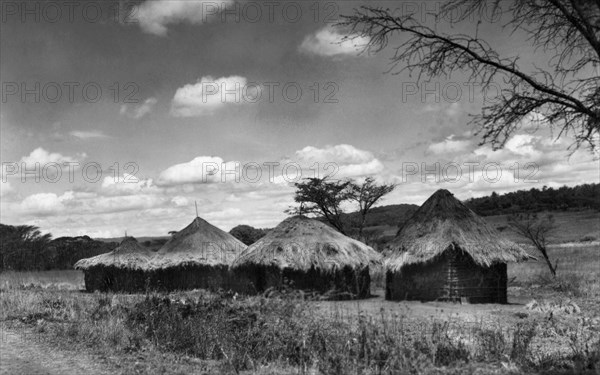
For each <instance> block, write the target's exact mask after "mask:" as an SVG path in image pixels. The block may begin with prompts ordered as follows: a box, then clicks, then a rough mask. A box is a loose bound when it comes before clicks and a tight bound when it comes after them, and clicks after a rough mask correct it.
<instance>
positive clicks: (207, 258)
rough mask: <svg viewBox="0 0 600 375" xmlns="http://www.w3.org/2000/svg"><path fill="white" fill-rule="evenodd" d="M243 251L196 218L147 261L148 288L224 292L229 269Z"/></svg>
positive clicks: (238, 243)
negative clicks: (149, 286)
mask: <svg viewBox="0 0 600 375" xmlns="http://www.w3.org/2000/svg"><path fill="white" fill-rule="evenodd" d="M245 249H246V245H244V244H243V243H242V242H241V241H239V240H238V239H236V238H235V237H233V236H232V235H231V234H229V233H227V232H224V231H222V230H221V229H219V228H217V227H215V226H214V225H211V224H210V223H208V222H207V221H206V220H203V219H201V218H199V217H197V218H195V219H194V221H193V222H192V223H191V224H190V225H188V226H187V227H185V228H184V229H183V230H181V231H179V232H177V233H175V234H174V235H173V237H172V238H171V239H170V240H169V241H168V242H167V243H165V244H164V245H163V246H162V247H161V248H160V249H159V250H158V253H157V254H156V256H155V257H154V258H153V259H152V260H151V261H150V263H149V270H150V271H151V272H152V281H151V286H152V288H156V289H162V290H180V289H196V288H202V289H213V290H216V289H221V288H223V289H227V288H229V284H230V274H229V265H230V264H231V263H232V262H233V260H234V259H235V258H236V257H237V256H238V255H239V254H240V253H241V252H242V251H243V250H245Z"/></svg>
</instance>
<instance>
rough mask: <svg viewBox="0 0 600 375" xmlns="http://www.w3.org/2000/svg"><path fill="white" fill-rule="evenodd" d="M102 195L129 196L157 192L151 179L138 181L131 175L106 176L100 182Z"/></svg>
mask: <svg viewBox="0 0 600 375" xmlns="http://www.w3.org/2000/svg"><path fill="white" fill-rule="evenodd" d="M101 189H102V193H104V194H107V195H130V194H140V193H145V194H146V193H151V192H157V191H158V188H157V187H156V186H155V185H154V183H153V180H152V179H139V178H138V177H136V176H135V175H133V174H129V173H123V175H122V176H107V177H104V179H103V180H102V185H101Z"/></svg>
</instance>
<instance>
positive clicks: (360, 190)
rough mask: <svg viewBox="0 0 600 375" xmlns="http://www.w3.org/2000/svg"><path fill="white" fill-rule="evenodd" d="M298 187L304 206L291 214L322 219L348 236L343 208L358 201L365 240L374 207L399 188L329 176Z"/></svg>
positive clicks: (296, 198)
mask: <svg viewBox="0 0 600 375" xmlns="http://www.w3.org/2000/svg"><path fill="white" fill-rule="evenodd" d="M295 186H296V193H295V196H294V201H295V202H297V203H299V204H300V205H299V207H291V208H289V209H288V210H286V212H287V213H289V214H302V215H305V214H315V215H319V216H322V217H324V218H325V219H326V220H327V222H328V223H329V224H331V225H332V226H333V227H334V228H336V229H337V230H338V231H339V232H340V233H342V234H348V233H347V231H346V228H345V225H344V222H343V220H342V215H343V214H344V211H343V209H342V207H341V206H342V204H343V203H344V202H351V201H354V202H356V203H357V204H358V213H359V222H358V236H359V238H361V239H362V236H363V229H364V226H365V222H366V217H367V215H368V213H369V211H370V210H371V207H373V205H374V204H375V203H377V201H379V200H380V199H381V198H383V196H384V195H386V194H388V193H390V192H391V191H392V190H394V188H395V187H396V186H395V185H393V184H390V185H386V184H383V185H378V184H377V183H375V179H373V178H372V177H367V178H366V179H365V181H364V182H363V183H362V184H359V183H356V182H354V181H352V180H331V179H329V178H328V177H324V178H307V179H305V180H303V181H301V182H297V183H296V184H295Z"/></svg>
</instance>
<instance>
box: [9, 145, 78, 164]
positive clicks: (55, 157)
mask: <svg viewBox="0 0 600 375" xmlns="http://www.w3.org/2000/svg"><path fill="white" fill-rule="evenodd" d="M85 157H86V154H85V153H82V154H79V155H78V156H65V155H62V154H60V153H58V152H48V151H46V150H45V149H43V148H42V147H38V148H36V149H35V150H33V151H31V153H30V154H29V155H28V156H23V157H22V158H21V160H20V162H21V163H25V164H27V165H28V166H30V165H35V164H36V163H40V165H44V164H48V163H58V164H62V163H77V162H79V161H81V160H82V159H84V158H85Z"/></svg>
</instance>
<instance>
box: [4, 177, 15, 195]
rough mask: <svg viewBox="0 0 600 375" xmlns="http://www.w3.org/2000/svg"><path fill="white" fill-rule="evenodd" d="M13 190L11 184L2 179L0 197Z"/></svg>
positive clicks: (11, 192)
mask: <svg viewBox="0 0 600 375" xmlns="http://www.w3.org/2000/svg"><path fill="white" fill-rule="evenodd" d="M14 191H15V189H14V188H13V187H12V185H11V184H10V182H8V181H6V182H4V181H2V182H0V197H3V198H4V197H7V196H9V195H11V194H13V193H14Z"/></svg>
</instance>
